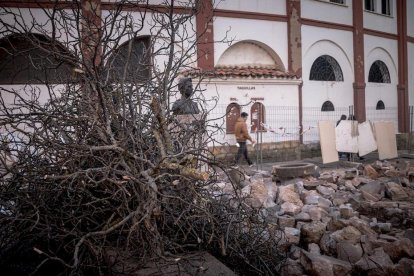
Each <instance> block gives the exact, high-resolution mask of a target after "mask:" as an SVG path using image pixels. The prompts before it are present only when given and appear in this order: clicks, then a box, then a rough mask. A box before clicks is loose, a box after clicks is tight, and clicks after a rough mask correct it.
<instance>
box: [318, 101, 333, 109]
mask: <svg viewBox="0 0 414 276" xmlns="http://www.w3.org/2000/svg"><path fill="white" fill-rule="evenodd" d="M321 111H335V107H334V105H333V103H332V102H331V101H326V102H324V103H323V105H322V108H321Z"/></svg>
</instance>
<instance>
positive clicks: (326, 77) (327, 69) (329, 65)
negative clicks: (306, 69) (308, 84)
mask: <svg viewBox="0 0 414 276" xmlns="http://www.w3.org/2000/svg"><path fill="white" fill-rule="evenodd" d="M309 80H317V81H344V77H343V75H342V69H341V67H340V66H339V64H338V62H337V61H336V60H335V59H334V58H333V57H331V56H328V55H323V56H320V57H318V58H317V59H316V60H315V61H314V62H313V64H312V68H311V71H310V76H309Z"/></svg>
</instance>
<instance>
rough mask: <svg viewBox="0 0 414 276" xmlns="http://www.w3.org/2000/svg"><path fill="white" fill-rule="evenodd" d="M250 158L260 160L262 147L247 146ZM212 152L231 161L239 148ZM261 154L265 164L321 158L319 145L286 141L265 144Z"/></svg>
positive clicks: (213, 149) (234, 147) (216, 148)
mask: <svg viewBox="0 0 414 276" xmlns="http://www.w3.org/2000/svg"><path fill="white" fill-rule="evenodd" d="M247 148H248V151H249V157H250V158H251V159H252V160H253V161H254V160H256V158H257V156H259V157H258V158H260V145H256V146H255V147H253V146H252V145H251V144H249V145H248V146H247ZM210 150H211V151H212V152H213V154H214V155H215V156H216V158H217V159H219V160H228V161H231V160H233V159H234V157H235V155H236V153H237V150H238V148H237V147H236V146H235V145H227V146H220V147H211V148H210ZM261 154H262V158H263V161H264V162H276V161H278V162H280V161H293V160H300V159H304V158H311V157H316V156H321V150H320V145H319V143H312V144H300V143H299V141H284V142H277V143H264V144H262V145H261Z"/></svg>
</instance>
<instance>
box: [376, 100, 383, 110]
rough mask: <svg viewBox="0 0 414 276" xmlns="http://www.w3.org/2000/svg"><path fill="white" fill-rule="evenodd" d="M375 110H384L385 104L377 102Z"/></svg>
mask: <svg viewBox="0 0 414 276" xmlns="http://www.w3.org/2000/svg"><path fill="white" fill-rule="evenodd" d="M375 109H376V110H382V109H385V104H384V102H383V101H381V100H379V101H378V102H377V106H376V108H375Z"/></svg>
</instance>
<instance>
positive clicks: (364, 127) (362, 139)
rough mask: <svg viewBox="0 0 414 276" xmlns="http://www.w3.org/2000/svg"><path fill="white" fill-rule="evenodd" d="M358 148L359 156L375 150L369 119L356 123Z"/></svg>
mask: <svg viewBox="0 0 414 276" xmlns="http://www.w3.org/2000/svg"><path fill="white" fill-rule="evenodd" d="M358 132H359V136H358V149H359V156H364V155H367V154H368V153H370V152H373V151H374V150H377V148H378V147H377V142H376V141H375V138H374V133H373V132H372V128H371V124H370V122H369V121H365V122H363V123H361V124H359V125H358Z"/></svg>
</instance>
